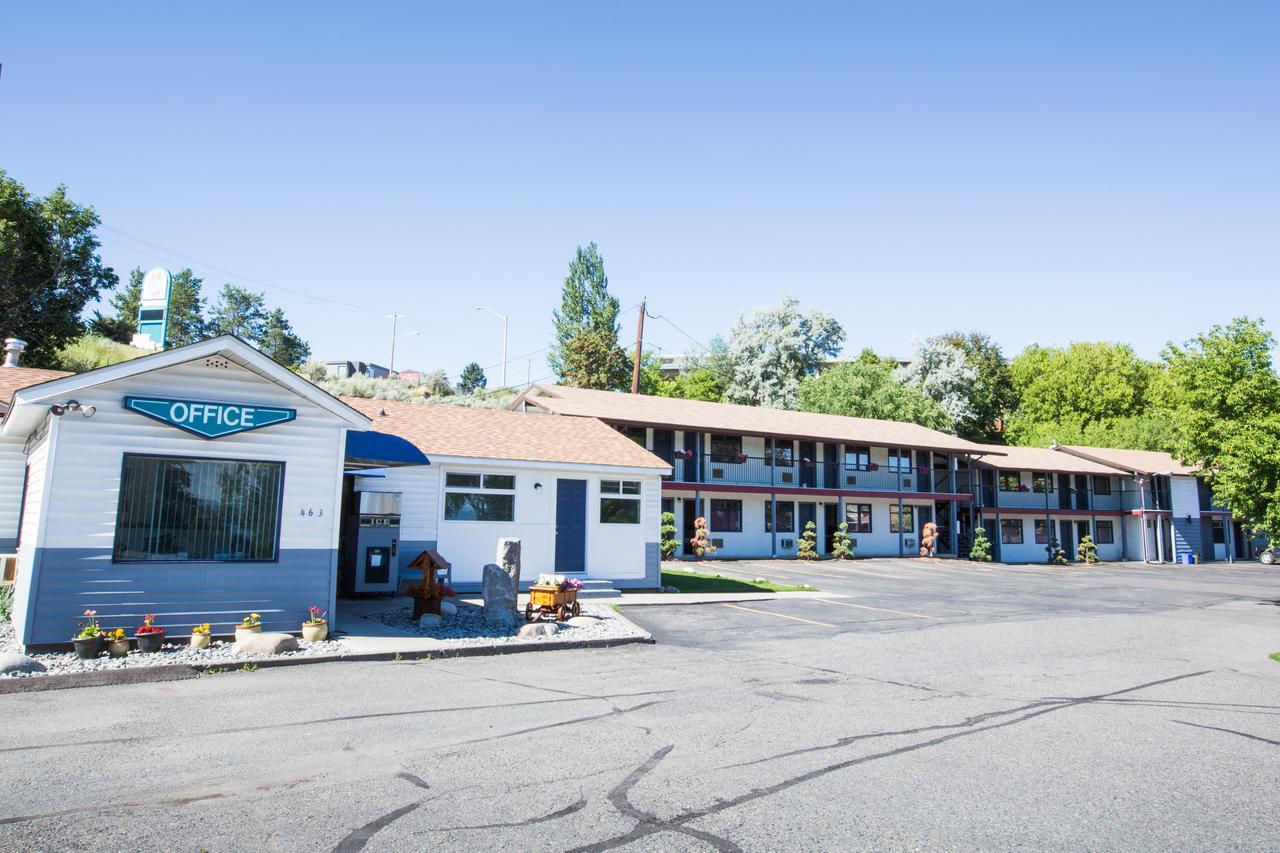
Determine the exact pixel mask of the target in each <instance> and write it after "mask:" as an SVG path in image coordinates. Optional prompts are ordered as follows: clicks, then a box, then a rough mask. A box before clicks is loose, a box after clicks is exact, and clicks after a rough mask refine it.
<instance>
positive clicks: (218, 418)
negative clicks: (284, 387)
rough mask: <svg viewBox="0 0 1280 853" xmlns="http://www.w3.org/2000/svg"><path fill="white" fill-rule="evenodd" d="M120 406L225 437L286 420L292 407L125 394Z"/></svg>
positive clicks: (292, 414)
mask: <svg viewBox="0 0 1280 853" xmlns="http://www.w3.org/2000/svg"><path fill="white" fill-rule="evenodd" d="M124 407H125V408H126V409H128V410H129V411H131V412H137V413H138V414H140V415H145V416H146V417H148V418H151V419H152V420H157V421H160V422H161V423H164V424H168V425H169V426H172V427H177V428H178V429H180V430H185V431H186V432H189V433H191V434H193V435H198V436H200V437H201V438H225V437H226V436H228V435H235V434H236V433H241V432H249V431H250V430H255V429H262V428H263V427H268V426H274V425H275V424H283V423H288V422H289V421H291V420H293V419H294V418H296V417H297V416H298V412H297V410H296V409H283V408H279V407H276V406H251V405H245V404H241V403H215V402H210V401H208V400H166V399H163V398H159V397H125V398H124Z"/></svg>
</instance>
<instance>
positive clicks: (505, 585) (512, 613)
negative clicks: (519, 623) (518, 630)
mask: <svg viewBox="0 0 1280 853" xmlns="http://www.w3.org/2000/svg"><path fill="white" fill-rule="evenodd" d="M481 591H482V594H483V595H484V621H485V624H486V625H490V626H492V627H494V628H514V627H515V626H516V589H515V587H514V586H512V585H511V577H510V576H509V575H508V574H507V573H506V572H504V571H503V570H502V569H501V568H499V567H498V566H495V565H494V564H493V563H489V564H488V565H486V566H485V567H484V574H483V575H482V577H481Z"/></svg>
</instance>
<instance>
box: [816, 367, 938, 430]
mask: <svg viewBox="0 0 1280 853" xmlns="http://www.w3.org/2000/svg"><path fill="white" fill-rule="evenodd" d="M894 368H895V364H894V362H892V361H889V360H887V359H881V358H879V357H878V356H876V354H875V353H873V352H871V351H870V350H863V351H862V354H861V355H860V356H858V359H857V361H853V362H847V363H844V364H838V365H836V366H835V367H832V368H830V369H828V370H826V371H824V372H823V373H821V374H819V375H818V376H811V377H809V378H807V379H805V380H804V381H803V382H802V383H801V384H800V389H799V393H798V397H799V403H800V408H801V409H802V410H803V411H806V412H822V413H824V414H829V415H847V416H850V417H856V418H881V419H885V420H894V421H907V422H909V423H916V424H920V425H921V426H926V427H929V428H930V429H938V430H950V429H951V428H952V422H951V418H950V417H949V416H948V415H947V413H946V411H945V410H944V409H943V408H942V406H941V405H939V404H938V402H937V401H936V400H930V399H928V398H927V397H925V396H924V395H923V394H922V393H921V392H920V391H919V389H917V388H912V387H908V386H906V385H903V384H902V383H901V382H898V381H897V380H896V379H894Z"/></svg>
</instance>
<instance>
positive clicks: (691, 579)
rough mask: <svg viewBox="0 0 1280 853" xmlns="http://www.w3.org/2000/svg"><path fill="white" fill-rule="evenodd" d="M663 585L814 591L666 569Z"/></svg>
mask: <svg viewBox="0 0 1280 853" xmlns="http://www.w3.org/2000/svg"><path fill="white" fill-rule="evenodd" d="M662 585H663V586H674V587H676V588H677V589H679V590H680V591H681V592H813V591H814V590H815V588H814V587H811V586H787V585H786V584H780V583H769V582H768V581H754V580H747V579H746V578H730V577H725V576H724V575H704V574H699V573H698V572H674V571H670V570H666V569H664V570H663V572H662Z"/></svg>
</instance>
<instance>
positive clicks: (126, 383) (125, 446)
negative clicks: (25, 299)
mask: <svg viewBox="0 0 1280 853" xmlns="http://www.w3.org/2000/svg"><path fill="white" fill-rule="evenodd" d="M10 348H11V350H12V352H11V353H10V359H9V364H13V363H15V362H16V361H17V355H18V353H19V352H20V342H14V343H12V344H11V347H10ZM0 405H2V406H3V415H2V418H3V419H2V420H0V562H2V563H3V565H4V567H5V574H6V578H5V579H6V581H8V582H11V583H12V584H13V586H14V608H13V622H14V626H15V628H16V631H17V634H18V639H19V641H20V642H21V643H22V644H23V646H24V647H27V648H34V649H37V650H38V649H41V648H50V647H59V646H65V645H67V644H69V643H70V640H71V637H72V636H73V634H74V633H75V631H76V629H77V624H78V623H79V622H80V621H81V620H82V619H83V613H84V611H85V610H86V609H93V610H96V611H97V613H98V618H99V620H100V621H101V622H102V624H103V625H105V626H108V627H114V626H116V625H119V626H128V627H131V626H134V625H138V624H140V623H141V619H142V616H143V615H144V614H147V613H154V614H156V617H157V619H156V622H157V624H158V625H160V626H162V627H164V628H166V629H167V632H168V634H169V636H170V637H179V636H181V635H183V634H186V633H189V632H190V630H191V628H192V627H193V626H195V625H199V624H202V623H205V622H208V623H210V624H211V626H212V629H213V630H212V632H213V634H214V635H216V636H227V635H230V634H231V633H232V631H233V627H234V625H235V624H237V623H238V622H239V621H240V620H241V618H242V617H243V616H244V615H246V614H248V613H250V612H254V613H260V614H262V616H263V627H264V629H265V630H269V631H286V632H295V633H296V632H298V630H299V627H300V623H301V622H302V621H303V619H305V618H306V616H307V608H308V607H310V606H312V605H314V606H317V607H321V608H324V609H326V610H328V611H329V612H330V614H333V615H334V616H335V617H336V615H337V613H338V608H337V601H338V597H339V595H369V594H394V593H396V592H398V591H400V589H401V587H402V582H403V581H404V580H405V579H408V578H410V577H412V578H413V579H414V580H418V579H420V575H419V574H417V573H411V572H409V571H408V569H407V566H408V563H409V562H411V561H412V560H413V558H414V557H416V556H417V555H418V554H419V553H421V551H422V550H424V549H426V548H435V549H437V550H438V551H439V552H440V553H441V554H442V555H444V556H445V558H446V559H448V560H449V561H450V563H451V564H452V568H451V570H450V577H449V580H450V582H451V583H453V584H454V585H455V586H456V587H457V588H459V590H460V591H465V590H467V589H475V588H478V585H479V580H480V576H481V570H482V567H483V565H484V564H485V563H489V562H492V561H493V559H494V553H495V549H496V543H497V540H498V539H499V538H502V537H513V536H514V537H517V538H520V539H522V540H523V557H524V560H523V574H524V576H526V577H536V576H537V575H538V574H539V573H542V572H551V571H556V572H559V573H564V574H572V575H576V576H579V577H581V578H584V579H586V580H594V581H599V582H603V583H617V584H618V585H620V586H628V585H629V586H644V587H653V586H656V585H657V584H658V580H657V578H658V511H659V509H658V508H659V500H660V492H661V478H662V476H663V475H665V474H667V473H668V472H669V471H670V466H669V465H667V463H665V462H663V461H662V460H661V459H659V458H657V457H656V456H654V455H653V454H651V453H649V452H647V451H645V450H643V449H642V448H640V447H637V446H636V445H635V444H634V443H633V442H631V441H629V440H627V438H626V437H624V436H621V435H619V434H618V433H617V432H616V431H615V430H613V429H611V428H610V427H608V426H606V425H605V424H603V423H601V422H600V421H598V420H592V419H584V418H549V417H541V416H532V415H521V414H517V413H512V412H501V411H492V410H479V409H462V408H457V407H448V406H435V405H428V404H406V403H393V402H389V401H373V400H345V401H344V400H340V399H337V398H335V397H333V396H331V395H329V394H328V393H326V392H325V391H323V390H321V389H320V388H318V387H316V386H315V385H313V384H311V383H310V382H308V381H306V380H305V379H303V378H302V377H300V376H298V375H297V374H295V373H294V372H292V371H290V370H288V369H286V368H284V367H282V366H280V365H279V364H277V363H275V362H274V361H272V360H270V359H269V358H267V357H266V356H264V355H262V354H261V353H260V352H258V351H257V350H256V349H254V348H253V347H251V346H249V345H248V344H246V343H244V342H243V341H240V340H239V339H237V338H234V337H230V336H223V337H219V338H213V339H210V340H206V341H202V342H200V343H196V344H191V345H189V346H184V347H177V348H174V349H169V350H163V351H160V352H156V353H154V354H151V355H146V356H143V357H141V358H137V359H134V360H132V361H128V362H123V363H121V364H116V365H111V366H109V367H104V368H100V369H98V370H93V371H89V372H87V373H82V374H65V373H61V372H59V371H46V370H33V369H28V368H22V367H18V366H5V367H0ZM333 627H334V628H335V629H336V630H338V631H341V630H343V626H342V624H341V623H340V621H339V622H337V623H336V624H334V626H333Z"/></svg>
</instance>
